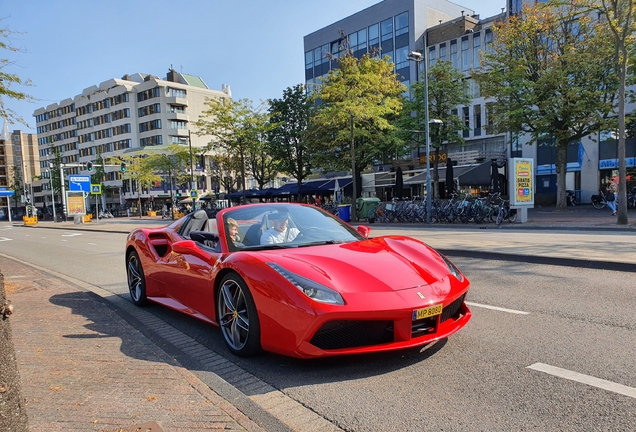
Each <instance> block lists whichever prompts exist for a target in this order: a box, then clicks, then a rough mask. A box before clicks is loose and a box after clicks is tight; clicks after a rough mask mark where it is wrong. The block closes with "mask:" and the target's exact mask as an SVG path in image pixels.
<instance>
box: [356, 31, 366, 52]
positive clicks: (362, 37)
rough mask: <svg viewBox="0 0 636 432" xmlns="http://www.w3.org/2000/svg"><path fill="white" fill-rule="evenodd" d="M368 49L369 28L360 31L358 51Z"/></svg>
mask: <svg viewBox="0 0 636 432" xmlns="http://www.w3.org/2000/svg"><path fill="white" fill-rule="evenodd" d="M360 50H364V51H365V52H366V50H367V29H362V30H359V31H358V51H360Z"/></svg>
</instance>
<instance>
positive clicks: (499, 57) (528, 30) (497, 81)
mask: <svg viewBox="0 0 636 432" xmlns="http://www.w3.org/2000/svg"><path fill="white" fill-rule="evenodd" d="M493 31H494V34H495V41H496V42H495V44H493V45H492V46H491V50H490V51H488V52H486V54H485V57H484V65H485V67H484V68H482V70H481V71H476V72H475V73H473V78H474V79H475V80H476V81H477V82H478V83H479V85H480V87H481V92H482V95H483V96H485V97H491V98H494V99H495V101H494V102H493V104H492V105H491V107H492V109H493V113H492V116H491V117H492V118H493V119H494V120H495V122H496V126H497V129H499V130H502V131H509V132H525V133H526V134H527V136H528V137H529V138H530V142H537V141H538V140H539V139H540V138H542V137H545V136H548V137H553V138H554V140H555V145H556V146H557V161H556V162H557V163H556V170H557V188H558V192H557V207H559V208H565V206H566V200H565V172H566V157H565V156H566V149H567V145H568V144H569V143H570V142H572V141H577V140H580V139H581V138H583V137H585V136H587V135H589V134H591V133H594V132H597V131H599V130H605V129H609V128H612V127H614V124H615V120H614V119H611V118H610V114H612V113H613V111H614V102H615V96H616V91H617V89H618V80H617V75H616V66H615V63H614V62H613V52H614V48H613V47H612V46H613V45H612V42H611V40H610V39H609V33H608V32H607V31H606V30H605V29H604V28H603V26H602V21H599V20H598V19H597V15H596V14H589V13H585V8H582V7H581V3H580V2H579V1H577V0H573V1H570V2H567V4H566V3H564V4H560V5H558V6H555V5H553V4H551V3H547V4H542V5H537V6H536V7H533V8H524V10H523V15H522V16H513V17H510V18H509V19H508V21H506V22H501V23H497V24H495V25H494V26H493Z"/></svg>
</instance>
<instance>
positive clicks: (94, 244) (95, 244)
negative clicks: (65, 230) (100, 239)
mask: <svg viewBox="0 0 636 432" xmlns="http://www.w3.org/2000/svg"><path fill="white" fill-rule="evenodd" d="M88 244H89V245H93V246H97V243H88Z"/></svg>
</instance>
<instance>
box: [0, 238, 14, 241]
mask: <svg viewBox="0 0 636 432" xmlns="http://www.w3.org/2000/svg"><path fill="white" fill-rule="evenodd" d="M11 240H13V239H10V238H6V237H0V242H3V241H11Z"/></svg>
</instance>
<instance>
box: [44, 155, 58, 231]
mask: <svg viewBox="0 0 636 432" xmlns="http://www.w3.org/2000/svg"><path fill="white" fill-rule="evenodd" d="M51 168H53V166H51ZM46 172H47V173H48V174H49V180H50V182H51V201H52V205H53V222H57V218H56V217H55V190H54V189H53V170H52V169H51V170H50V171H49V170H46Z"/></svg>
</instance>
